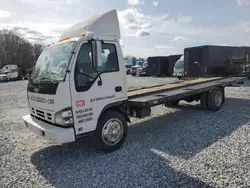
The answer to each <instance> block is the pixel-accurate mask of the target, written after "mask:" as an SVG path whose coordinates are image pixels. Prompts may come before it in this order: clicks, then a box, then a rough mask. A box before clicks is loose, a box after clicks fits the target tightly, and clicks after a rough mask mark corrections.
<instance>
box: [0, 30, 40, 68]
mask: <svg viewBox="0 0 250 188" xmlns="http://www.w3.org/2000/svg"><path fill="white" fill-rule="evenodd" d="M42 50H43V46H42V45H40V44H34V45H32V44H31V43H30V42H29V41H28V40H25V39H24V38H22V37H20V35H19V34H18V33H15V32H13V31H11V30H6V29H5V30H0V68H2V67H3V66H4V65H7V64H15V65H19V66H21V67H23V68H25V69H30V68H32V67H33V66H34V63H35V61H36V60H37V58H38V57H39V55H40V54H41V52H42Z"/></svg>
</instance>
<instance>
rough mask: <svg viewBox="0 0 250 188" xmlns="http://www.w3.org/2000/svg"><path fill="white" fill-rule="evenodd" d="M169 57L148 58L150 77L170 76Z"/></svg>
mask: <svg viewBox="0 0 250 188" xmlns="http://www.w3.org/2000/svg"><path fill="white" fill-rule="evenodd" d="M168 59H169V58H168V56H155V57H149V58H148V75H149V76H166V75H168Z"/></svg>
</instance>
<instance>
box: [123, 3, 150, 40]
mask: <svg viewBox="0 0 250 188" xmlns="http://www.w3.org/2000/svg"><path fill="white" fill-rule="evenodd" d="M118 17H119V22H120V26H121V31H122V34H123V35H127V36H136V34H137V32H138V31H140V30H143V29H149V28H152V27H153V25H152V24H151V20H150V17H147V16H145V15H144V14H142V13H140V12H139V11H138V10H137V9H136V8H130V9H127V10H124V11H120V12H118Z"/></svg>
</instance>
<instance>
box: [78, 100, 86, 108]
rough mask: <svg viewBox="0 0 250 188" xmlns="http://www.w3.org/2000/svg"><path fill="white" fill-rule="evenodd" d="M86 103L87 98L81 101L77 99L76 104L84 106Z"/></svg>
mask: <svg viewBox="0 0 250 188" xmlns="http://www.w3.org/2000/svg"><path fill="white" fill-rule="evenodd" d="M84 105H85V100H80V101H76V106H77V107H79V106H84Z"/></svg>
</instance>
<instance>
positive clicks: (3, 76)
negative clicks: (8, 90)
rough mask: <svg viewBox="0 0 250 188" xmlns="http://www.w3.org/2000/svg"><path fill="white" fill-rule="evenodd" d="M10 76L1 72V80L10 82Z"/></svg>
mask: <svg viewBox="0 0 250 188" xmlns="http://www.w3.org/2000/svg"><path fill="white" fill-rule="evenodd" d="M8 81H9V77H8V75H7V74H0V82H8Z"/></svg>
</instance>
